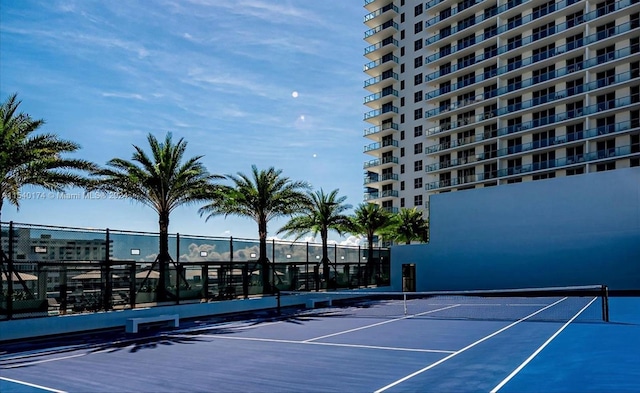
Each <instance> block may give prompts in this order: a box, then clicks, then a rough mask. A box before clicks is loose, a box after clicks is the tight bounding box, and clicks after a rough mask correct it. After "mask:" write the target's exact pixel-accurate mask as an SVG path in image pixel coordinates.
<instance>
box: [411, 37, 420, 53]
mask: <svg viewBox="0 0 640 393" xmlns="http://www.w3.org/2000/svg"><path fill="white" fill-rule="evenodd" d="M420 49H422V39H420V40H415V41H414V43H413V50H414V51H418V50H420Z"/></svg>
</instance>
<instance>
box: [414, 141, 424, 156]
mask: <svg viewBox="0 0 640 393" xmlns="http://www.w3.org/2000/svg"><path fill="white" fill-rule="evenodd" d="M413 154H422V142H420V143H416V144H415V145H413Z"/></svg>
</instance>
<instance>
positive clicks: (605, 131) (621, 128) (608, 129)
mask: <svg viewBox="0 0 640 393" xmlns="http://www.w3.org/2000/svg"><path fill="white" fill-rule="evenodd" d="M638 127H639V125H638V123H637V122H635V123H634V122H632V121H631V120H627V121H622V122H619V123H615V124H610V125H605V126H600V127H594V128H590V129H588V130H584V131H579V132H575V133H572V134H567V135H559V136H556V137H555V138H550V139H545V140H542V141H536V142H530V143H525V144H522V145H516V146H512V147H508V148H503V149H499V150H497V151H496V152H495V153H493V154H495V156H496V157H503V156H506V155H510V154H515V153H519V152H522V153H525V152H528V151H532V150H537V149H545V148H548V147H551V148H555V147H556V146H557V145H562V144H565V143H572V142H576V141H581V140H585V139H589V138H594V137H598V136H603V135H610V134H615V133H623V132H626V131H629V130H631V129H633V128H638ZM491 138H494V136H491V135H485V134H483V133H480V134H476V135H473V136H471V137H469V138H460V139H456V140H452V141H451V142H448V143H440V144H437V145H433V146H428V147H427V148H425V154H435V153H437V152H440V151H447V150H452V151H455V150H456V149H457V148H460V147H465V148H466V147H467V146H469V145H470V144H474V143H478V142H482V141H486V140H488V139H491ZM491 154H492V153H489V154H487V153H481V154H478V155H476V161H481V160H484V159H486V158H493V157H492V156H491ZM434 165H436V166H434V167H433V168H432V169H429V167H427V172H430V171H436V170H439V169H441V168H440V167H439V166H437V165H438V164H434ZM449 166H452V165H449Z"/></svg>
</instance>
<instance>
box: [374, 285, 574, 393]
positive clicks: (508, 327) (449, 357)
mask: <svg viewBox="0 0 640 393" xmlns="http://www.w3.org/2000/svg"><path fill="white" fill-rule="evenodd" d="M565 300H567V298H566V297H564V298H562V299H560V300H558V301H556V302H554V303H552V304H549V305H548V306H546V307H544V308H541V309H540V310H538V311H536V312H534V313H531V314H529V315H527V316H526V317H524V318H521V319H518V320H517V321H515V322H513V323H511V324H509V325H507V326H505V327H503V328H502V329H500V330H497V331H495V332H493V333H491V334H490V335H488V336H485V337H483V338H481V339H479V340H478V341H476V342H473V343H471V344H469V345H467V346H466V347H464V348H462V349H461V350H459V351H456V352H454V353H452V354H451V355H449V356H446V357H444V358H442V359H440V360H438V361H437V362H435V363H431V364H430V365H428V366H426V367H424V368H422V369H420V370H418V371H416V372H413V373H411V374H409V375H407V376H405V377H402V378H400V379H398V380H397V381H395V382H392V383H390V384H388V385H386V386H383V387H381V388H380V389H378V390H376V391H375V392H374V393H380V392H384V391H385V390H387V389H390V388H392V387H394V386H396V385H398V384H400V383H402V382H404V381H406V380H409V379H411V378H413V377H415V376H416V375H420V374H422V373H423V372H425V371H427V370H430V369H432V368H434V367H435V366H437V365H439V364H442V363H444V362H446V361H447V360H449V359H451V358H453V357H455V356H458V355H460V354H461V353H463V352H465V351H467V350H468V349H471V348H473V347H475V346H476V345H478V344H480V343H482V342H484V341H486V340H488V339H490V338H492V337H494V336H496V335H498V334H500V333H502V332H504V331H505V330H507V329H510V328H512V327H514V326H515V325H517V324H519V323H520V322H522V321H526V320H527V319H529V318H531V317H533V316H534V315H536V314H538V313H541V312H542V311H544V310H546V309H548V308H550V307H553V306H555V305H556V304H558V303H560V302H562V301H565Z"/></svg>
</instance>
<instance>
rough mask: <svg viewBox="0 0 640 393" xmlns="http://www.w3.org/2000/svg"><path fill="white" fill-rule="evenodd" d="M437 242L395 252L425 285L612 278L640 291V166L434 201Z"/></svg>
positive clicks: (397, 272)
mask: <svg viewBox="0 0 640 393" xmlns="http://www.w3.org/2000/svg"><path fill="white" fill-rule="evenodd" d="M430 217H431V218H430V220H431V243H430V244H428V245H410V246H396V247H393V248H392V250H391V261H392V264H393V266H392V280H391V282H392V285H393V289H394V290H401V289H402V288H401V286H400V285H401V284H400V283H401V274H402V273H401V265H402V264H403V263H415V264H416V275H417V280H416V286H417V288H416V289H417V290H418V291H429V290H466V289H491V288H518V287H520V288H522V287H525V288H526V287H548V286H565V285H591V284H606V285H608V286H609V287H610V288H611V289H619V290H639V289H640V168H638V167H635V168H626V169H620V170H615V171H608V172H598V173H591V174H587V175H579V176H570V177H561V178H555V179H548V180H540V181H534V182H525V183H518V184H510V185H504V186H499V187H490V188H482V189H476V190H468V191H461V192H452V193H446V194H439V195H434V196H432V197H431V199H430Z"/></svg>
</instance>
